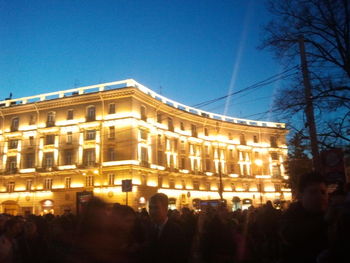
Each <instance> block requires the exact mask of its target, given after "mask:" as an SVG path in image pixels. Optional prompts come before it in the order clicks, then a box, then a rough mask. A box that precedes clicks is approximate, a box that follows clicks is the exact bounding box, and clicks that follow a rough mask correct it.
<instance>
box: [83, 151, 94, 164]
mask: <svg viewBox="0 0 350 263" xmlns="http://www.w3.org/2000/svg"><path fill="white" fill-rule="evenodd" d="M83 160H84V165H86V166H95V161H96V157H95V149H85V150H84V153H83Z"/></svg>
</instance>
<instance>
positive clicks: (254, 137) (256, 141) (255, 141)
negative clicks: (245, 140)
mask: <svg viewBox="0 0 350 263" xmlns="http://www.w3.org/2000/svg"><path fill="white" fill-rule="evenodd" d="M253 141H254V143H258V142H259V140H258V136H257V135H254V136H253Z"/></svg>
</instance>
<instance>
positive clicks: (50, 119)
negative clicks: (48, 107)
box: [46, 111, 56, 127]
mask: <svg viewBox="0 0 350 263" xmlns="http://www.w3.org/2000/svg"><path fill="white" fill-rule="evenodd" d="M55 116H56V113H55V112H53V111H50V112H49V113H48V114H47V119H46V127H52V126H55Z"/></svg>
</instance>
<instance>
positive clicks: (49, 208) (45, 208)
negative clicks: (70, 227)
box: [40, 199, 54, 215]
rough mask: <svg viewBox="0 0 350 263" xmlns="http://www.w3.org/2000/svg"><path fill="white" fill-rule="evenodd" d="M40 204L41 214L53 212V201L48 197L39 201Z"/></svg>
mask: <svg viewBox="0 0 350 263" xmlns="http://www.w3.org/2000/svg"><path fill="white" fill-rule="evenodd" d="M40 204H41V212H42V214H44V215H46V214H54V210H53V201H52V200H50V199H46V200H43V201H41V202H40Z"/></svg>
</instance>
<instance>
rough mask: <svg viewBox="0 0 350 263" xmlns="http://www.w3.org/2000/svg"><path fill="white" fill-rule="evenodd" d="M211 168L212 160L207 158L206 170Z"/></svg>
mask: <svg viewBox="0 0 350 263" xmlns="http://www.w3.org/2000/svg"><path fill="white" fill-rule="evenodd" d="M210 169H211V160H210V159H206V160H205V170H206V171H207V172H209V171H210Z"/></svg>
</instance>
